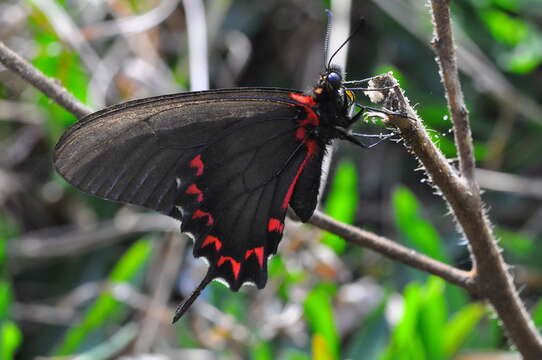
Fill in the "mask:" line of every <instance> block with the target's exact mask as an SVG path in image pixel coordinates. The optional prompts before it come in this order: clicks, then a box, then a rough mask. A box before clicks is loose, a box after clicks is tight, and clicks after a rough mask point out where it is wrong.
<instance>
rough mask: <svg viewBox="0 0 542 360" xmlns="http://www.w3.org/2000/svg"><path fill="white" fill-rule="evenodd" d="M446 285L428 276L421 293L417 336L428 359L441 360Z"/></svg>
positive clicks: (446, 314) (444, 335) (445, 314)
mask: <svg viewBox="0 0 542 360" xmlns="http://www.w3.org/2000/svg"><path fill="white" fill-rule="evenodd" d="M445 286H446V283H445V282H444V280H442V279H441V278H438V277H435V276H430V277H429V279H428V280H427V284H426V286H425V287H424V289H423V290H424V291H423V302H422V304H421V306H420V313H419V329H420V330H419V334H420V338H421V340H422V342H423V344H424V348H425V352H426V354H427V358H428V359H432V360H438V359H443V347H442V342H443V339H444V338H445V337H446V333H444V332H443V331H442V329H443V327H444V324H445V323H446V318H447V317H448V311H447V308H446V302H445V298H444V289H445Z"/></svg>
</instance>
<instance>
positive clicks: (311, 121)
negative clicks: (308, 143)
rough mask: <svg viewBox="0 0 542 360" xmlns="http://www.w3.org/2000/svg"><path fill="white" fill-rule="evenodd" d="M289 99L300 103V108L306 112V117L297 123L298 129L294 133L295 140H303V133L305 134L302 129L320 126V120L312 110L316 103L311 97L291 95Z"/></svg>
mask: <svg viewBox="0 0 542 360" xmlns="http://www.w3.org/2000/svg"><path fill="white" fill-rule="evenodd" d="M290 98H291V99H293V100H295V101H297V102H298V103H300V104H301V106H302V107H303V108H304V109H305V111H306V112H307V116H306V117H305V118H304V119H302V120H301V121H300V122H299V126H300V128H299V129H297V131H296V132H295V137H296V139H298V140H304V139H305V133H306V132H305V128H304V127H305V126H306V125H315V126H317V125H319V124H320V118H319V117H318V115H316V113H315V112H314V110H313V109H312V108H313V107H314V106H316V101H314V99H313V98H312V96H307V95H301V94H295V93H291V94H290Z"/></svg>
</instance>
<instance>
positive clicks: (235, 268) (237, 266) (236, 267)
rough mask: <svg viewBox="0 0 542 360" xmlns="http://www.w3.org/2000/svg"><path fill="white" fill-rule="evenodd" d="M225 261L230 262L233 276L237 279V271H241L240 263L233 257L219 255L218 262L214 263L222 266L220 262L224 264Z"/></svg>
mask: <svg viewBox="0 0 542 360" xmlns="http://www.w3.org/2000/svg"><path fill="white" fill-rule="evenodd" d="M226 261H229V262H230V264H231V269H232V271H233V276H234V277H235V279H236V280H237V278H238V277H239V271H241V263H239V262H237V261H235V259H234V258H232V257H230V256H221V257H220V259H218V263H217V264H216V265H217V266H222V264H224V262H226Z"/></svg>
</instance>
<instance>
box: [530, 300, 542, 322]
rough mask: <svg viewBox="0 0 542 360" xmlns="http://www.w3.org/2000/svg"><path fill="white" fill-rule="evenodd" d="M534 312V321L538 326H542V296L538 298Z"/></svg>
mask: <svg viewBox="0 0 542 360" xmlns="http://www.w3.org/2000/svg"><path fill="white" fill-rule="evenodd" d="M532 314H533V321H534V324H535V325H536V327H538V328H539V327H541V326H542V298H541V299H540V300H538V302H537V303H536V305H535V306H534V307H533V310H532Z"/></svg>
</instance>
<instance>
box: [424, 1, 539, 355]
mask: <svg viewBox="0 0 542 360" xmlns="http://www.w3.org/2000/svg"><path fill="white" fill-rule="evenodd" d="M449 5H450V1H449V0H431V9H432V17H433V24H434V27H435V38H434V40H433V41H432V45H433V47H434V49H435V52H436V53H437V58H438V61H437V62H438V64H439V67H440V76H441V79H442V82H443V84H444V89H445V93H446V98H447V100H448V108H449V110H450V113H451V117H452V122H453V124H454V136H455V143H456V146H457V149H458V153H459V163H460V167H461V174H462V175H463V176H464V177H465V178H466V180H467V182H468V186H469V188H468V189H464V192H463V194H464V195H466V196H463V198H464V199H463V201H460V202H456V201H454V202H452V199H451V198H450V196H451V195H458V196H457V199H458V200H460V198H461V196H459V195H461V194H460V193H455V194H453V193H452V192H448V194H446V193H445V191H444V189H442V187H441V189H442V190H443V193H444V194H445V196H446V198H447V199H448V201H450V204H451V206H452V208H453V210H454V213H455V214H456V216H457V219H458V221H459V223H460V224H461V226H462V228H463V230H464V231H465V234H466V235H467V239H468V240H469V244H470V247H471V250H472V256H473V257H474V258H475V260H476V264H477V266H478V274H477V283H478V285H479V288H480V290H481V293H482V294H483V295H485V297H486V298H487V299H488V300H489V301H490V303H491V304H492V305H493V307H494V308H495V310H496V311H497V313H498V314H499V317H500V318H501V320H502V322H503V325H504V328H505V329H506V330H507V333H508V336H509V337H510V339H511V340H512V341H513V342H514V344H515V345H516V346H517V348H518V350H519V351H520V352H521V354H522V355H523V357H524V358H525V359H542V338H541V337H540V334H539V333H538V330H537V329H536V328H535V326H534V324H533V322H532V320H531V319H530V318H529V316H528V314H527V311H526V310H525V307H524V306H523V304H522V302H521V300H520V298H519V294H518V292H517V290H516V289H515V287H514V284H513V282H512V278H511V276H510V274H509V273H508V266H507V265H506V263H505V262H504V259H503V258H502V256H501V253H500V249H499V247H498V246H497V243H496V241H495V238H494V236H493V234H492V232H491V224H490V222H489V220H488V218H487V217H486V214H485V212H484V209H483V203H482V200H481V197H480V190H479V187H478V184H477V183H476V180H475V178H474V169H475V160H474V151H473V144H472V136H471V131H470V125H469V116H468V112H467V109H466V106H465V101H464V99H463V92H462V91H461V84H460V82H459V75H458V72H457V64H456V57H457V56H456V53H455V45H454V41H453V36H452V24H451V15H450V7H449ZM431 145H432V144H431ZM439 187H440V186H439ZM463 210H466V211H464V213H463Z"/></svg>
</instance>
